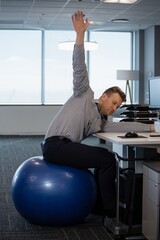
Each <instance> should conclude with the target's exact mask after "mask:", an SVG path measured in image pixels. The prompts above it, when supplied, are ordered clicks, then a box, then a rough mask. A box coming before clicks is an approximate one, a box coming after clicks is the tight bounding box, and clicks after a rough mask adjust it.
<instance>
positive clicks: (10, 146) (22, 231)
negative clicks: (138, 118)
mask: <svg viewBox="0 0 160 240" xmlns="http://www.w3.org/2000/svg"><path fill="white" fill-rule="evenodd" d="M42 139H43V136H0V239H1V240H30V239H31V240H112V239H114V236H113V235H112V234H111V233H109V232H107V230H106V228H105V227H104V226H103V224H102V220H101V217H99V216H96V215H92V214H91V215H89V216H88V217H87V218H86V219H85V220H84V221H83V222H82V223H80V224H78V225H75V226H68V227H44V226H43V227H42V226H36V225H32V224H30V223H29V222H27V221H26V220H25V219H24V218H22V217H21V216H20V215H19V213H18V212H17V211H16V209H15V207H14V205H13V202H12V197H11V181H12V178H13V175H14V173H15V171H16V170H17V168H18V167H19V165H20V164H21V163H22V162H24V161H25V160H26V159H28V158H30V157H33V156H39V155H41V148H40V143H41V141H42ZM84 142H85V143H87V144H91V145H92V144H94V145H95V144H96V145H99V141H98V139H97V138H95V137H92V138H89V139H87V140H85V141H84ZM102 146H103V147H108V148H110V147H111V146H110V145H106V144H102Z"/></svg>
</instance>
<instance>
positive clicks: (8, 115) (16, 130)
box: [0, 106, 61, 135]
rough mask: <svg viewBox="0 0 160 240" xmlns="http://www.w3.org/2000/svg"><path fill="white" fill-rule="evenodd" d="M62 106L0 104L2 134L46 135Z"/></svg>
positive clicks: (0, 129)
mask: <svg viewBox="0 0 160 240" xmlns="http://www.w3.org/2000/svg"><path fill="white" fill-rule="evenodd" d="M60 108H61V106H0V135H44V134H45V132H46V130H47V128H48V126H49V124H50V122H51V120H52V118H53V117H54V116H55V115H56V113H57V112H58V111H59V109H60Z"/></svg>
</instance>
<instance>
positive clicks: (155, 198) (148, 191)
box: [143, 176, 160, 206]
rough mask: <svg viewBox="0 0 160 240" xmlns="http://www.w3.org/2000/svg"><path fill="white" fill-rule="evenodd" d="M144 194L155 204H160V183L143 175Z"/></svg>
mask: <svg viewBox="0 0 160 240" xmlns="http://www.w3.org/2000/svg"><path fill="white" fill-rule="evenodd" d="M143 195H144V196H145V197H147V198H148V199H150V200H151V201H152V202H153V203H154V204H155V205H157V206H159V205H160V184H158V183H156V182H154V181H152V180H151V179H150V178H148V177H146V176H143Z"/></svg>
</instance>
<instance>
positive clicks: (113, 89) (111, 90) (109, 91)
mask: <svg viewBox="0 0 160 240" xmlns="http://www.w3.org/2000/svg"><path fill="white" fill-rule="evenodd" d="M104 93H106V94H107V95H108V96H111V95H112V94H113V93H118V94H119V96H120V97H121V98H122V102H125V101H126V94H125V93H124V92H123V91H122V90H121V89H120V88H119V87H117V86H113V87H110V88H108V89H106V90H105V91H104Z"/></svg>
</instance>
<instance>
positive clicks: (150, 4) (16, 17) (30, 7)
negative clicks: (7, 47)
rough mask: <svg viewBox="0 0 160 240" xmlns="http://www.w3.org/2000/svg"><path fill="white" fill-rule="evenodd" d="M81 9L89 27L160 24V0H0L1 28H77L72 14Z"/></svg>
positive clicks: (111, 28)
mask: <svg viewBox="0 0 160 240" xmlns="http://www.w3.org/2000/svg"><path fill="white" fill-rule="evenodd" d="M77 10H82V11H83V12H84V14H85V17H87V18H88V19H89V21H90V24H89V28H88V29H89V30H96V31H100V30H101V31H103V30H104V31H105V30H107V31H136V30H139V29H146V28H148V27H151V26H153V25H160V0H138V1H137V2H136V3H134V4H132V5H130V4H111V3H102V2H101V1H100V0H15V1H14V0H0V29H6V28H7V29H46V30H73V27H72V22H71V15H73V14H74V12H75V11H77ZM113 19H128V20H129V22H125V23H115V22H112V20H113ZM92 21H93V22H92Z"/></svg>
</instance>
